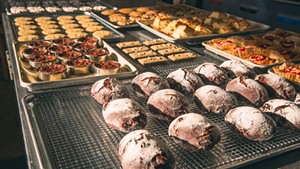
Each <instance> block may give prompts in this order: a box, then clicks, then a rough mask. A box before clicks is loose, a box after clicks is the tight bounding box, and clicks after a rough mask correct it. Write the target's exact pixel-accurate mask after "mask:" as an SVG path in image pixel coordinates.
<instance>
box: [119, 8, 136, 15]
mask: <svg viewBox="0 0 300 169" xmlns="http://www.w3.org/2000/svg"><path fill="white" fill-rule="evenodd" d="M132 11H133V9H131V8H121V9H119V10H118V12H120V13H122V14H129V13H130V12H132Z"/></svg>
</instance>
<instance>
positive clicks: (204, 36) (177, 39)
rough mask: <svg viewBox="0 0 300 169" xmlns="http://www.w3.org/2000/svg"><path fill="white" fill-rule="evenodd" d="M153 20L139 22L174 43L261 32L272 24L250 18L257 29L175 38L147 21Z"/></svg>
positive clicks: (148, 29)
mask: <svg viewBox="0 0 300 169" xmlns="http://www.w3.org/2000/svg"><path fill="white" fill-rule="evenodd" d="M237 18H238V19H241V18H240V17H237ZM152 22H153V20H142V21H139V22H137V23H138V24H139V25H140V26H141V27H142V28H144V29H146V30H147V31H149V32H151V33H153V34H155V35H157V36H159V37H161V38H164V39H165V40H167V41H169V42H174V43H177V42H191V41H200V40H205V39H211V38H216V37H224V36H232V35H240V34H246V33H260V32H264V31H266V30H268V29H270V26H268V25H265V24H262V23H258V22H254V21H250V20H248V22H249V23H250V25H252V26H256V28H255V29H252V30H247V31H240V32H233V33H227V34H211V35H203V36H191V37H186V38H173V37H171V36H169V35H166V34H164V33H162V32H160V31H158V30H156V29H154V28H152V27H151V26H149V25H148V24H147V23H152Z"/></svg>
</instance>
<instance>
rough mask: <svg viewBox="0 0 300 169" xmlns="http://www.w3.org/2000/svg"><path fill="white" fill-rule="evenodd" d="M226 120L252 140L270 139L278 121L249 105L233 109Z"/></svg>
mask: <svg viewBox="0 0 300 169" xmlns="http://www.w3.org/2000/svg"><path fill="white" fill-rule="evenodd" d="M225 121H226V122H228V124H230V126H233V127H234V128H235V129H237V130H238V132H239V133H240V134H242V135H243V136H244V137H246V138H247V139H249V140H252V141H267V140H270V139H271V138H272V137H273V133H274V132H275V130H276V123H275V121H274V120H273V119H272V118H271V117H269V116H268V115H266V114H264V113H262V112H261V111H260V110H258V109H256V108H254V107H249V106H242V107H236V108H234V109H231V110H230V111H229V112H228V113H227V114H226V116H225Z"/></svg>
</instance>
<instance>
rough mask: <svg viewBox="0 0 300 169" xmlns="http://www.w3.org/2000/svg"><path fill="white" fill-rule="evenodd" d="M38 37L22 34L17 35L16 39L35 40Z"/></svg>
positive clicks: (21, 40)
mask: <svg viewBox="0 0 300 169" xmlns="http://www.w3.org/2000/svg"><path fill="white" fill-rule="evenodd" d="M38 38H39V36H38V35H23V36H19V37H18V41H20V42H25V41H32V40H37V39H38Z"/></svg>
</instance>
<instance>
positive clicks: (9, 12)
mask: <svg viewBox="0 0 300 169" xmlns="http://www.w3.org/2000/svg"><path fill="white" fill-rule="evenodd" d="M52 1H53V2H56V1H54V0H52ZM19 2H24V1H19ZM64 2H67V1H64ZM69 2H71V1H69ZM79 2H85V3H87V2H97V3H98V5H101V6H106V7H107V8H111V6H110V5H109V4H107V3H104V2H101V1H79ZM70 6H72V7H74V6H73V5H71V4H70ZM87 6H89V5H87ZM25 7H26V6H25ZM40 7H42V8H45V7H44V6H42V4H41V2H40ZM56 7H59V6H58V5H57V4H56ZM90 7H91V6H90ZM10 8H11V6H10V4H9V3H6V5H5V11H6V14H7V15H19V14H68V13H70V12H66V11H58V12H48V11H43V12H39V13H34V12H29V11H27V12H22V13H17V14H14V13H11V10H10ZM72 12H99V11H98V10H93V9H92V10H91V11H81V10H79V9H77V10H75V11H72Z"/></svg>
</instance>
